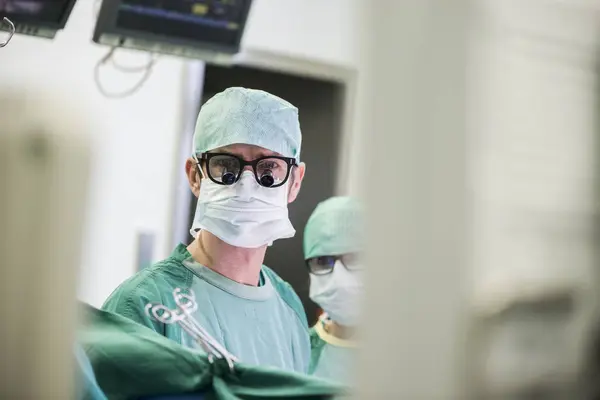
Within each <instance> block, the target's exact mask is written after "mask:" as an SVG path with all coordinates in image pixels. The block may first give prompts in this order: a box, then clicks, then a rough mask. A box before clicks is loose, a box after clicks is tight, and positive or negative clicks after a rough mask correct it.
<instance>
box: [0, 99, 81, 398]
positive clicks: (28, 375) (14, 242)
mask: <svg viewBox="0 0 600 400" xmlns="http://www.w3.org/2000/svg"><path fill="white" fill-rule="evenodd" d="M41 95H42V93H40V92H39V91H34V92H32V93H27V91H26V90H24V88H22V87H21V88H19V90H18V91H15V92H10V91H8V92H7V91H6V90H4V91H2V92H1V93H0V121H2V129H1V130H0V226H1V227H2V229H1V230H0V254H2V261H1V263H0V305H1V306H0V312H1V314H2V322H1V323H0V344H1V345H2V363H1V364H2V366H1V367H0V398H3V399H50V398H52V399H70V398H73V391H74V380H75V373H74V369H73V361H74V357H73V351H74V339H75V337H74V331H75V319H76V302H75V299H76V283H77V280H76V276H77V270H78V267H79V262H80V253H79V252H80V247H81V228H82V221H83V215H84V205H85V197H86V189H87V179H88V174H87V172H88V162H89V153H88V147H87V142H86V141H85V138H86V136H84V133H83V132H85V129H81V127H77V126H76V125H77V124H75V123H73V122H74V121H73V118H74V117H73V116H75V115H78V114H77V113H76V112H74V110H73V109H72V108H69V107H65V108H66V110H67V111H64V112H60V111H59V108H60V107H58V106H57V104H61V102H60V101H59V100H60V99H57V98H56V96H52V98H49V99H48V101H46V102H43V101H41V100H40V97H41Z"/></svg>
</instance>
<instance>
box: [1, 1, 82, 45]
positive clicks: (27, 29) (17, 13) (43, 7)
mask: <svg viewBox="0 0 600 400" xmlns="http://www.w3.org/2000/svg"><path fill="white" fill-rule="evenodd" d="M75 1H76V0H52V1H48V0H0V18H8V19H9V20H10V21H12V22H13V23H14V25H15V31H16V33H20V34H24V35H31V36H38V37H43V38H47V39H54V37H55V36H56V33H57V32H58V31H59V30H61V29H63V28H64V27H65V25H66V23H67V19H69V16H70V15H71V10H73V6H74V5H75Z"/></svg>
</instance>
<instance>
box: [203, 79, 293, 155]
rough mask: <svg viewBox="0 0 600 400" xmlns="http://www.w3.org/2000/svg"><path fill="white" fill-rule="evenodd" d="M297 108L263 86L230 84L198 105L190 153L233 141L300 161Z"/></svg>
mask: <svg viewBox="0 0 600 400" xmlns="http://www.w3.org/2000/svg"><path fill="white" fill-rule="evenodd" d="M301 142H302V133H301V132H300V122H299V121H298V109H297V108H296V107H294V106H293V105H292V104H290V103H288V102H287V101H285V100H283V99H280V98H279V97H277V96H274V95H272V94H270V93H267V92H264V91H262V90H255V89H246V88H241V87H232V88H229V89H226V90H224V91H222V92H221V93H218V94H216V95H215V96H213V97H212V98H211V99H209V100H208V101H207V102H206V103H205V104H204V105H203V106H202V108H201V109H200V113H199V114H198V120H197V122H196V130H195V132H194V144H193V149H192V151H193V154H198V153H205V152H207V151H210V150H214V149H216V148H219V147H223V146H229V145H231V144H235V143H242V144H251V145H255V146H260V147H263V148H265V149H268V150H271V151H274V152H277V153H279V154H281V155H282V156H284V157H293V158H295V159H296V161H297V162H300V146H301Z"/></svg>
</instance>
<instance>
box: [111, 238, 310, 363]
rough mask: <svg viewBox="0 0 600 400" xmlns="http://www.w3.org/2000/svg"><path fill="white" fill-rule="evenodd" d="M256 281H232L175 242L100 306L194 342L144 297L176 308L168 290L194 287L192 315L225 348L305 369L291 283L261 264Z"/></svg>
mask: <svg viewBox="0 0 600 400" xmlns="http://www.w3.org/2000/svg"><path fill="white" fill-rule="evenodd" d="M260 282H261V284H260V285H259V286H248V285H243V284H240V283H237V282H235V281H232V280H230V279H228V278H226V277H224V276H223V275H220V274H218V273H216V272H215V271H213V270H211V269H209V268H206V267H204V266H202V265H200V264H198V263H197V262H195V261H194V260H193V259H192V257H191V255H190V253H189V252H188V251H187V248H186V246H184V245H183V244H180V245H179V246H177V248H176V249H175V250H174V251H173V253H172V254H171V256H170V257H169V258H167V259H166V260H163V261H161V262H158V263H157V264H155V265H153V266H150V267H147V268H144V269H143V270H142V271H140V272H138V273H137V274H136V275H134V276H133V277H131V278H130V279H128V280H127V281H125V282H124V283H123V284H121V285H120V286H119V287H118V288H117V289H116V290H115V291H114V292H113V293H112V294H111V296H110V297H109V298H108V300H107V301H106V303H105V304H104V306H103V309H105V310H107V311H111V312H114V313H116V314H121V315H123V316H125V317H127V318H130V319H132V320H134V321H136V322H138V323H140V324H142V325H144V326H147V327H149V328H151V329H153V330H154V331H155V332H158V333H160V334H161V335H163V336H166V337H168V338H169V339H172V340H174V341H176V342H178V343H180V344H182V345H184V346H186V347H190V348H199V346H198V345H197V344H196V343H195V342H194V341H193V339H192V338H191V337H190V336H189V335H188V334H187V333H186V332H185V331H183V330H182V329H181V327H180V326H179V325H176V324H163V323H160V322H157V321H155V320H153V319H151V318H150V317H149V316H148V315H146V313H145V310H144V307H145V306H146V304H148V303H160V304H163V305H165V306H167V307H168V308H170V309H175V308H176V306H175V302H174V299H173V290H174V289H175V288H181V289H183V290H190V291H193V292H194V294H195V296H196V301H197V302H198V309H197V311H195V313H194V317H195V318H196V320H197V321H198V322H199V323H200V324H201V325H202V326H203V327H204V328H205V329H206V330H207V331H208V332H209V333H210V334H211V335H212V336H213V337H214V338H215V339H216V340H217V341H219V342H220V343H221V344H222V345H223V346H224V347H225V348H226V349H227V350H228V351H229V352H230V353H232V354H233V355H235V356H236V357H237V358H238V359H239V360H240V361H241V362H244V363H245V364H250V365H261V366H271V367H276V368H280V369H282V370H287V371H295V372H302V373H306V372H307V371H308V364H309V361H310V339H309V334H308V323H307V320H306V314H305V312H304V308H303V306H302V303H301V302H300V299H299V298H298V296H297V295H296V293H295V292H294V290H293V289H292V287H291V286H290V285H289V284H288V283H286V282H284V281H283V280H282V279H281V278H279V277H278V276H277V274H275V273H274V272H273V271H272V270H270V269H269V268H267V267H264V266H263V268H262V270H261V276H260Z"/></svg>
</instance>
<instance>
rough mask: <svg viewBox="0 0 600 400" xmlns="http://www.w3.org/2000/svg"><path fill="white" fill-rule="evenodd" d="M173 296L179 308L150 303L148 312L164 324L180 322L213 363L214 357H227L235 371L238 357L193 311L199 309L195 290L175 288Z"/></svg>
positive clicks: (226, 359) (147, 306)
mask: <svg viewBox="0 0 600 400" xmlns="http://www.w3.org/2000/svg"><path fill="white" fill-rule="evenodd" d="M173 298H174V299H175V304H176V306H177V308H176V309H175V310H171V309H169V308H168V307H166V306H164V305H163V304H153V303H149V304H147V305H146V307H145V311H146V314H147V315H148V316H149V317H151V318H154V319H155V320H157V321H159V322H162V323H164V324H179V326H181V328H182V329H183V330H184V331H186V332H187V333H188V334H189V335H190V336H191V337H192V338H194V340H195V341H196V342H198V344H199V345H200V346H201V347H202V349H203V350H204V351H205V352H206V354H207V355H208V360H209V361H210V362H211V363H212V362H213V358H214V357H216V358H218V359H221V358H223V359H225V361H226V362H227V365H228V366H229V369H230V370H231V371H233V368H234V363H235V362H237V361H238V359H237V358H236V357H235V356H234V355H232V354H231V353H229V352H228V351H227V349H225V347H223V346H222V345H221V344H220V343H219V342H218V341H217V340H216V339H215V338H213V337H212V336H211V335H210V334H209V333H208V332H207V331H206V329H204V328H203V327H202V325H200V324H199V323H198V321H196V319H195V318H194V317H193V316H192V313H193V312H194V311H196V310H197V309H198V303H197V302H196V296H195V295H194V292H191V291H190V292H189V293H185V292H183V291H182V290H181V289H180V288H176V289H175V290H173Z"/></svg>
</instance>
